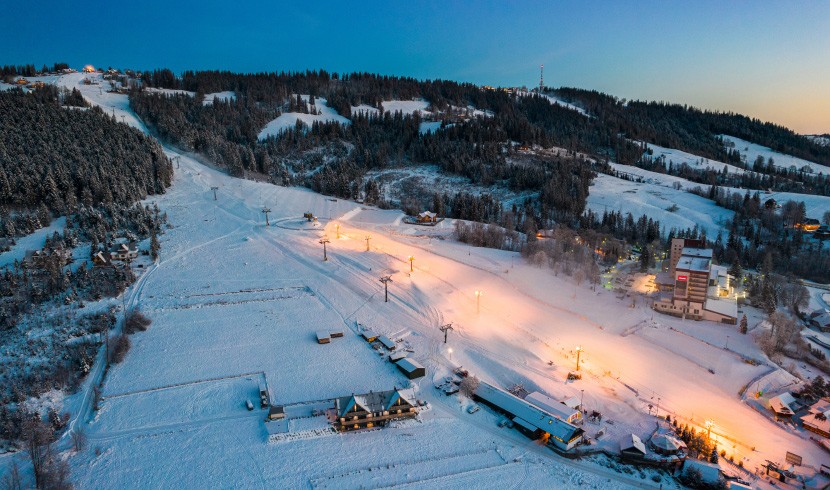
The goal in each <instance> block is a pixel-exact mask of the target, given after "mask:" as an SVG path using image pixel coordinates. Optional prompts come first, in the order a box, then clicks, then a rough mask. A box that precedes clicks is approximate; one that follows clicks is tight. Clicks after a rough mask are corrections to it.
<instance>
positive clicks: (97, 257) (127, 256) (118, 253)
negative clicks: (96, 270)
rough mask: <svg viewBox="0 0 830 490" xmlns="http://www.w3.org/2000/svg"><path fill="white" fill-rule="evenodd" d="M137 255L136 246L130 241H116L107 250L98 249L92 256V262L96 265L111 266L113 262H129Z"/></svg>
mask: <svg viewBox="0 0 830 490" xmlns="http://www.w3.org/2000/svg"><path fill="white" fill-rule="evenodd" d="M136 257H138V248H137V247H136V246H135V245H134V244H132V243H130V244H127V243H118V244H115V245H113V246H112V247H110V249H109V250H106V251H105V250H99V251H98V252H97V253H95V254H94V255H93V256H92V263H93V265H96V266H111V265H113V264H114V262H121V263H129V262H131V261H132V260H133V259H135V258H136Z"/></svg>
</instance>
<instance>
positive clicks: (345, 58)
mask: <svg viewBox="0 0 830 490" xmlns="http://www.w3.org/2000/svg"><path fill="white" fill-rule="evenodd" d="M314 4H315V5H311V6H309V5H305V4H304V3H303V2H291V3H280V2H261V3H259V4H258V3H256V2H238V3H234V2H227V1H224V2H215V1H210V0H208V1H199V2H169V1H168V2H159V1H156V0H149V1H145V2H139V3H127V4H125V3H123V2H97V1H96V2H80V3H79V2H56V1H45V2H7V3H6V5H4V6H3V14H2V15H0V32H3V33H4V41H3V46H4V47H3V50H2V53H3V54H2V55H0V64H22V63H34V64H36V65H37V66H41V65H43V64H51V63H53V62H55V61H66V62H68V63H70V65H72V66H76V67H79V66H82V65H84V64H86V63H92V64H95V65H100V66H104V67H107V66H112V67H117V68H136V69H146V68H156V67H169V68H171V69H173V70H174V71H176V72H180V71H182V70H185V69H227V70H232V71H245V72H247V71H274V70H278V71H279V70H305V69H317V68H324V69H326V70H329V71H336V72H351V71H368V72H376V73H382V74H390V75H391V74H394V75H405V76H412V77H416V78H446V79H453V80H459V81H468V82H473V83H478V84H487V85H501V86H513V85H529V86H530V85H536V84H538V81H539V65H540V64H544V65H545V84H546V85H548V86H552V87H559V86H573V87H580V88H587V89H596V90H600V91H602V92H606V93H610V94H612V95H616V96H618V97H620V98H628V99H641V100H664V101H670V102H677V103H682V104H690V105H695V106H698V107H702V108H707V109H717V110H723V111H734V112H740V113H744V114H747V115H749V116H754V117H758V118H761V119H763V120H767V121H772V122H775V123H779V124H783V125H785V126H787V127H790V128H792V129H793V130H795V131H797V132H800V133H830V2H826V1H816V2H809V1H805V2H772V1H753V2H742V1H727V2H723V1H711V2H707V1H696V2H673V1H654V2H649V1H637V2H630V3H629V2H612V1H608V2H599V1H596V2H593V1H573V2H551V1H547V2H545V1H543V2H513V1H511V2H506V1H505V2H486V1H476V2H446V1H435V2H417V1H412V2H388V1H386V2H365V3H364V2H314Z"/></svg>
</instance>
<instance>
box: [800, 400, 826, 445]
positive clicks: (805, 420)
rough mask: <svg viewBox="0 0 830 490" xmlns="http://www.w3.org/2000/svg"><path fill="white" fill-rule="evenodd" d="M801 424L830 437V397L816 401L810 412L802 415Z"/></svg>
mask: <svg viewBox="0 0 830 490" xmlns="http://www.w3.org/2000/svg"><path fill="white" fill-rule="evenodd" d="M801 425H802V426H803V427H804V428H805V429H807V430H809V431H811V432H815V433H816V434H818V435H820V436H822V437H830V397H828V398H822V399H821V400H819V401H818V402H816V403H814V404H813V406H811V407H810V413H808V414H807V415H805V416H803V417H801Z"/></svg>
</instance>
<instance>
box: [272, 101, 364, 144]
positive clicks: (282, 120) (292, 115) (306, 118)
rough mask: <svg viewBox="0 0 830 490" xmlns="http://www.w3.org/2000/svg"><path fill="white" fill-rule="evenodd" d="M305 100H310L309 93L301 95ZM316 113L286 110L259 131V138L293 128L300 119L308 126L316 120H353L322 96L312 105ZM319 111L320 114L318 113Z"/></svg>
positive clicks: (341, 122) (348, 122)
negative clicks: (336, 109)
mask: <svg viewBox="0 0 830 490" xmlns="http://www.w3.org/2000/svg"><path fill="white" fill-rule="evenodd" d="M301 97H302V99H303V101H305V102H306V103H308V102H309V100H310V97H309V96H308V95H302V96H301ZM310 108H311V110H312V112H314V114H305V113H301V112H284V113H282V114H280V115H279V117H277V118H276V119H274V120H273V121H270V122H269V123H268V124H266V125H265V127H264V128H263V129H262V131H260V132H259V139H261V140H263V139H265V138H267V137H269V136H276V135H278V134H280V133H282V132H283V131H285V130H286V129H293V128H294V127H295V126H296V125H297V121H300V122H302V123H303V125H305V126H306V127H311V125H312V124H314V123H315V122H320V123H325V122H338V123H340V124H351V121H350V120H348V119H346V118H345V117H343V116H341V115H340V114H338V113H337V111H335V110H334V109H332V108H331V107H329V106H327V105H326V99H324V98H322V97H315V98H314V105H312V106H310ZM317 112H319V114H317Z"/></svg>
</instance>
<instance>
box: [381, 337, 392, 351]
mask: <svg viewBox="0 0 830 490" xmlns="http://www.w3.org/2000/svg"><path fill="white" fill-rule="evenodd" d="M378 342H380V343H381V345H383V347H384V348H386V350H395V342H394V341H393V340H392V339H390V338H389V337H387V336H386V335H379V336H378Z"/></svg>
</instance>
